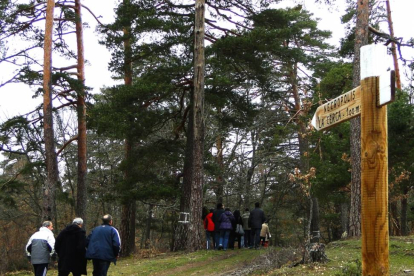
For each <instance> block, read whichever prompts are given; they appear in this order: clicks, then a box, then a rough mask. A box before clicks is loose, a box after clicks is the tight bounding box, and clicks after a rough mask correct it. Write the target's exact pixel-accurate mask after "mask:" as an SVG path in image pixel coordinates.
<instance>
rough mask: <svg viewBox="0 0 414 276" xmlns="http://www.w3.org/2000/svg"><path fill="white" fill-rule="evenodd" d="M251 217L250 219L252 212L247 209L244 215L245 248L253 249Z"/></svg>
mask: <svg viewBox="0 0 414 276" xmlns="http://www.w3.org/2000/svg"><path fill="white" fill-rule="evenodd" d="M249 217H250V210H249V208H246V209H245V210H244V213H243V215H242V220H243V230H244V247H251V246H253V245H252V243H251V239H250V238H251V229H250V227H249Z"/></svg>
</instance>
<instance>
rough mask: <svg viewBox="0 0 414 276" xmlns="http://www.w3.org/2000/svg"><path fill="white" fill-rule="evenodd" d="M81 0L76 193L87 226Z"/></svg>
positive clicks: (78, 211) (78, 1)
mask: <svg viewBox="0 0 414 276" xmlns="http://www.w3.org/2000/svg"><path fill="white" fill-rule="evenodd" d="M81 7H82V5H81V0H75V13H76V23H75V24H76V44H77V51H78V64H77V73H78V80H79V81H81V82H82V84H83V85H82V87H81V88H80V89H79V91H77V113H78V183H77V194H76V209H75V212H76V216H77V217H81V218H82V219H83V221H84V227H85V226H86V221H87V217H86V210H87V204H88V195H87V193H88V191H87V183H86V175H87V148H86V144H87V140H86V139H87V137H86V104H85V94H86V91H85V88H84V84H85V56H84V47H83V27H82V10H81Z"/></svg>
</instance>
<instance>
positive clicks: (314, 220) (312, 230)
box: [290, 64, 320, 242]
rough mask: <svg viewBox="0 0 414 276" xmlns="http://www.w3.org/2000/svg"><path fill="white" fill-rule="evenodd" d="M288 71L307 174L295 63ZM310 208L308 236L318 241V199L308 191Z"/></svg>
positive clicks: (306, 144) (302, 166)
mask: <svg viewBox="0 0 414 276" xmlns="http://www.w3.org/2000/svg"><path fill="white" fill-rule="evenodd" d="M290 67H291V71H290V81H291V86H292V95H293V99H294V102H295V118H294V120H295V122H296V124H297V126H298V128H299V129H298V141H299V153H300V160H299V161H300V164H299V166H300V171H301V173H302V174H307V173H308V172H309V169H310V165H309V153H308V150H309V141H308V139H307V138H306V136H305V134H306V125H305V123H304V122H303V114H302V112H303V111H302V105H301V99H300V95H299V88H298V85H297V71H298V67H297V64H292V65H291V66H290ZM309 195H310V197H309V200H310V204H309V206H310V209H309V228H308V232H309V237H310V241H311V242H319V232H320V230H319V202H318V199H317V198H316V197H314V196H312V193H311V191H309Z"/></svg>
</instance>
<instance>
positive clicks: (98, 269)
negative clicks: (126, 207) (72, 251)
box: [86, 215, 121, 276]
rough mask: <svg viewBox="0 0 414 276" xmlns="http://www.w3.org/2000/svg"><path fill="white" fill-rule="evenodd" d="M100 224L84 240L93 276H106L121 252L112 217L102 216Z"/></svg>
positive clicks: (119, 239)
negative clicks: (90, 260)
mask: <svg viewBox="0 0 414 276" xmlns="http://www.w3.org/2000/svg"><path fill="white" fill-rule="evenodd" d="M102 222H103V224H102V225H100V226H98V227H95V228H94V229H93V230H92V232H91V233H90V234H89V236H88V238H87V239H86V243H87V250H86V258H87V259H92V263H93V276H106V275H107V273H108V269H109V266H110V264H111V262H113V263H114V264H116V260H117V258H118V256H119V252H120V250H121V238H120V237H119V233H118V230H117V229H116V228H115V227H113V226H112V224H113V221H112V216H111V215H104V216H103V217H102Z"/></svg>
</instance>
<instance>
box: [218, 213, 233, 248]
mask: <svg viewBox="0 0 414 276" xmlns="http://www.w3.org/2000/svg"><path fill="white" fill-rule="evenodd" d="M234 222H235V219H234V216H233V214H232V213H231V212H230V209H229V208H226V209H225V211H224V213H223V214H222V215H221V216H220V219H219V223H220V227H219V228H220V241H219V250H220V249H224V250H227V248H228V246H229V237H230V232H231V231H232V230H233V225H232V223H234ZM233 248H234V246H233Z"/></svg>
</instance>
